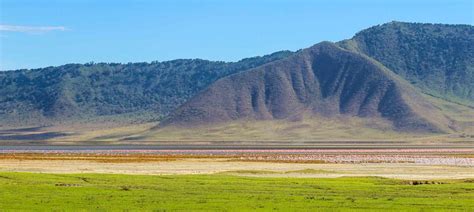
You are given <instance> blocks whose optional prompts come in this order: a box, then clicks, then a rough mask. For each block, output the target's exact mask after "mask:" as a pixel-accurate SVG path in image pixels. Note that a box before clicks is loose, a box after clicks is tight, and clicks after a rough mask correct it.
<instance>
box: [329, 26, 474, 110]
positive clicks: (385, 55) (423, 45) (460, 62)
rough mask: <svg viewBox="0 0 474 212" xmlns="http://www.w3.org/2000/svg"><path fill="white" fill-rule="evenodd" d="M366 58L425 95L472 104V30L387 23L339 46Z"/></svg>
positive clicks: (473, 81) (470, 27) (473, 35)
mask: <svg viewBox="0 0 474 212" xmlns="http://www.w3.org/2000/svg"><path fill="white" fill-rule="evenodd" d="M338 44H339V45H340V46H341V47H343V48H346V49H349V50H352V51H355V52H358V53H362V54H365V55H367V56H369V57H371V58H373V59H375V60H377V61H379V62H380V63H382V64H383V65H385V66H386V67H387V68H389V69H390V70H391V71H393V72H395V73H396V74H398V75H400V76H401V77H403V78H404V79H406V80H408V81H409V82H410V83H412V84H414V85H415V86H417V87H419V88H421V89H422V91H423V92H424V93H427V94H430V95H434V96H436V97H441V98H443V99H447V100H450V101H455V102H459V103H463V104H466V105H470V106H474V86H473V84H474V27H473V26H470V25H447V24H421V23H403V22H391V23H387V24H383V25H379V26H374V27H371V28H369V29H366V30H362V31H361V32H359V33H357V34H356V35H355V36H354V37H353V38H352V39H350V40H345V41H342V42H339V43H338Z"/></svg>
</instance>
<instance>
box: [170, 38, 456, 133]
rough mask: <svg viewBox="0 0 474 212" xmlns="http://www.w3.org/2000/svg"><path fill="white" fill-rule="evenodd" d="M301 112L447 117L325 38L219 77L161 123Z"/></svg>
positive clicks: (398, 121) (428, 121)
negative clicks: (300, 49)
mask: <svg viewBox="0 0 474 212" xmlns="http://www.w3.org/2000/svg"><path fill="white" fill-rule="evenodd" d="M305 115H309V116H311V115H319V116H323V117H331V116H336V115H345V116H358V117H366V118H370V117H383V118H386V119H388V120H390V121H392V122H393V125H394V127H395V128H396V129H399V130H409V131H424V132H425V131H429V132H446V131H449V120H448V119H446V118H445V117H443V115H442V114H440V113H439V112H438V111H437V109H436V108H435V107H434V106H433V105H432V104H431V103H430V102H428V101H426V100H424V99H423V98H422V97H421V95H420V94H417V91H416V90H415V89H413V88H412V87H411V86H409V84H408V83H406V82H404V81H403V80H400V79H397V78H396V77H395V75H394V74H392V73H390V72H389V71H388V70H384V68H383V67H380V66H379V65H377V64H376V63H374V62H373V61H371V60H370V59H368V58H366V57H364V56H361V55H359V54H356V53H353V52H350V51H347V50H343V49H342V48H339V47H338V46H336V45H335V44H332V43H329V42H323V43H320V44H317V45H315V46H313V47H311V48H308V49H304V50H302V51H299V52H298V53H297V54H295V55H293V56H290V57H288V58H285V59H282V60H279V61H275V62H271V63H268V64H266V65H263V66H260V67H257V68H254V69H251V70H248V71H245V72H241V73H237V74H234V75H231V76H228V77H225V78H223V79H220V80H218V81H217V82H215V83H213V84H212V85H211V86H210V87H208V88H207V89H206V90H204V91H203V92H201V93H199V94H198V95H197V96H195V97H194V98H192V99H191V100H190V101H189V102H187V103H186V104H184V105H183V106H182V107H180V108H179V109H177V110H176V111H175V112H174V113H173V114H172V115H171V116H170V118H169V119H168V120H166V121H164V122H163V123H162V126H167V125H178V126H196V125H197V126H199V125H201V124H209V123H220V122H229V121H233V120H240V119H254V120H268V119H287V120H288V121H292V120H298V119H302V118H304V116H305Z"/></svg>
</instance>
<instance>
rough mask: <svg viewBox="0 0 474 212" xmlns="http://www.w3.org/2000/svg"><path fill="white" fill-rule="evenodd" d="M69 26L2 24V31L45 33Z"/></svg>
mask: <svg viewBox="0 0 474 212" xmlns="http://www.w3.org/2000/svg"><path fill="white" fill-rule="evenodd" d="M66 30H67V28H66V27H63V26H16V25H3V24H0V31H4V32H24V33H32V34H38V33H45V32H51V31H66Z"/></svg>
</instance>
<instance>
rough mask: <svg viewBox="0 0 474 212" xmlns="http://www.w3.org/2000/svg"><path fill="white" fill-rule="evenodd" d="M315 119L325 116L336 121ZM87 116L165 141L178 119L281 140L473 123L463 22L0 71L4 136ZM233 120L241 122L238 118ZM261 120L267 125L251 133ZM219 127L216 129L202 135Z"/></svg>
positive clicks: (472, 65)
mask: <svg viewBox="0 0 474 212" xmlns="http://www.w3.org/2000/svg"><path fill="white" fill-rule="evenodd" d="M257 120H262V121H263V122H258V123H256V121H257ZM317 120H324V123H325V122H331V120H332V121H334V122H333V123H337V124H335V126H336V125H337V129H334V128H330V127H327V126H324V123H323V122H321V121H317ZM267 121H268V122H267ZM273 121H275V122H273ZM92 122H100V123H105V124H109V123H118V122H124V123H126V124H136V123H147V124H146V125H147V126H148V123H149V122H153V123H152V125H154V124H156V123H157V122H161V123H160V124H159V125H158V126H157V127H154V128H153V129H148V130H143V129H142V128H139V129H140V130H142V131H141V132H140V133H139V135H138V134H133V133H128V134H127V135H126V137H127V138H126V139H132V140H133V139H151V140H153V138H158V137H160V136H161V135H157V134H160V133H162V135H164V134H163V132H166V133H167V134H166V136H164V137H163V136H161V137H162V138H165V137H166V138H167V139H173V136H174V135H177V134H179V133H175V132H177V130H179V129H185V131H183V132H182V133H181V134H180V135H182V136H183V138H189V137H190V136H191V137H192V135H189V132H191V131H186V129H189V127H194V129H193V130H195V131H192V132H193V133H192V134H199V133H195V132H197V130H196V129H203V128H199V127H203V126H204V127H206V126H209V129H211V126H210V125H213V126H214V128H212V129H213V130H209V131H207V132H206V133H207V134H206V133H203V134H201V135H205V136H204V137H206V136H207V135H208V134H209V133H210V134H212V135H219V136H220V137H219V136H215V138H214V139H215V140H219V139H220V138H222V136H228V138H232V139H234V138H239V135H241V134H243V133H247V132H246V131H245V129H249V131H251V132H249V133H248V134H246V135H247V136H248V137H247V138H248V139H250V140H252V139H253V140H258V139H259V138H261V137H259V136H258V135H262V136H267V138H268V139H270V140H271V139H273V138H277V139H278V138H279V136H280V135H283V136H285V139H286V140H291V139H292V138H294V137H295V135H296V134H297V135H298V138H299V140H304V139H305V135H307V133H310V132H312V129H313V128H314V127H317V126H319V127H320V128H321V129H330V130H332V131H331V133H332V134H335V133H336V134H337V133H338V132H345V133H346V134H345V138H349V137H352V136H353V135H357V134H358V133H357V132H355V131H354V130H351V129H357V131H359V130H363V129H370V130H369V131H367V132H366V133H365V137H364V138H367V137H370V136H371V135H375V134H377V135H378V136H379V137H378V138H383V137H384V136H385V135H389V134H390V135H394V134H401V132H402V131H403V132H404V133H408V134H409V133H412V132H413V133H449V132H460V131H463V130H465V129H468V131H469V130H470V131H472V130H471V129H472V126H473V124H474V27H473V26H470V25H445V24H418V23H403V22H391V23H387V24H383V25H378V26H374V27H371V28H369V29H366V30H362V31H361V32H359V33H357V34H356V35H355V36H354V37H353V38H351V39H348V40H343V41H340V42H336V43H330V42H322V43H320V44H317V45H314V46H312V47H310V48H306V49H302V50H299V51H297V52H289V51H281V52H277V53H274V54H271V55H266V56H263V57H253V58H248V59H244V60H241V61H238V62H214V61H207V60H200V59H192V60H191V59H180V60H173V61H166V62H152V63H129V64H107V63H89V64H68V65H63V66H58V67H47V68H41V69H32V70H16V71H6V72H0V128H3V129H6V130H7V131H5V133H6V132H8V133H6V134H5V135H7V136H4V137H5V138H12V136H14V135H13V134H14V133H13V134H12V132H13V131H12V130H11V128H15V127H16V128H22V127H27V126H28V127H32V128H31V129H36V128H34V127H35V126H48V125H54V126H60V127H56V128H55V129H60V130H58V132H56V131H55V133H58V135H62V134H61V133H62V132H63V131H65V130H63V129H71V127H69V126H73V125H74V124H75V125H74V126H78V127H79V128H80V127H84V126H86V125H87V126H88V127H89V128H87V129H90V128H92V129H93V128H94V127H91V126H95V125H93V124H91V123H92ZM244 122H247V123H249V122H250V123H252V124H253V125H251V126H250V125H247V124H246V123H244ZM254 122H255V123H254ZM78 123H79V124H78ZM233 123H234V125H232V124H233ZM236 123H238V124H236ZM242 123H243V125H247V128H245V127H239V126H241V125H240V124H242ZM293 123H304V124H293ZM349 123H350V124H349ZM360 123H364V124H360ZM379 123H383V124H382V125H383V127H382V126H381V125H380V124H379ZM386 123H389V124H388V125H389V126H386V125H385V124H386ZM69 124H71V125H69ZM265 125H272V126H273V127H274V128H272V130H273V132H276V133H274V134H272V135H263V134H265V133H258V131H259V130H260V131H264V130H265V129H263V128H261V127H262V126H263V127H265ZM126 126H130V125H126ZM215 126H219V127H221V128H215ZM281 127H284V128H285V129H286V130H285V131H281V130H280V128H281ZM235 128H238V129H237V130H236V129H235ZM339 128H341V129H342V130H341V129H339ZM348 128H349V129H348ZM375 128H377V130H379V131H377V132H374V131H373V129H375ZM26 129H30V128H26ZM41 129H42V128H41ZM124 129H125V128H120V131H123V130H124ZM137 129H138V128H137ZM219 129H226V130H225V132H224V133H222V132H221V133H219V132H217V133H213V132H214V131H219ZM242 129H244V130H242ZM71 130H72V131H74V129H71ZM22 132H23V131H22ZM232 133H234V134H236V135H235V136H234V135H233V134H232ZM331 133H327V134H325V133H324V132H318V133H313V134H312V135H313V137H311V138H314V139H316V138H317V139H321V138H322V137H327V136H328V135H329V134H331ZM65 134H68V135H70V134H71V133H70V132H69V131H67V132H66V133H65ZM55 135H56V134H55ZM323 135H324V136H323ZM76 136H78V138H83V137H81V136H82V135H76ZM123 136H125V134H123V133H122V134H121V133H118V134H114V135H113V136H111V137H107V136H106V138H110V139H112V138H113V139H119V138H123V139H125V138H124V137H123ZM292 136H293V137H292ZM59 137H60V136H59ZM85 137H88V138H89V137H90V138H92V139H94V138H95V137H94V136H85ZM0 140H2V137H1V136H0Z"/></svg>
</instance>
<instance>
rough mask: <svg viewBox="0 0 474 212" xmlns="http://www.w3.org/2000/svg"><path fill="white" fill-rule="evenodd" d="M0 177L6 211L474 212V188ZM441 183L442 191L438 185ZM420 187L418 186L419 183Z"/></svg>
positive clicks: (453, 183)
mask: <svg viewBox="0 0 474 212" xmlns="http://www.w3.org/2000/svg"><path fill="white" fill-rule="evenodd" d="M422 182H423V183H422V184H421V185H420V184H418V185H410V184H413V182H411V183H410V182H408V181H401V180H393V179H384V178H373V177H367V178H336V179H314V178H264V177H238V176H229V175H223V174H218V175H170V176H136V175H107V174H33V173H11V172H8V173H0V197H1V199H0V209H2V210H35V211H50V210H65V211H70V210H107V211H109V210H112V211H117V210H140V211H141V210H158V211H160V210H161V211H164V210H167V211H169V210H171V211H175V210H182V211H189V210H216V211H222V210H230V211H249V210H263V211H269V210H285V211H288V210H307V211H313V210H321V209H327V210H331V209H336V210H364V211H366V210H374V211H380V210H393V211H400V210H409V211H418V210H450V211H453V210H462V211H472V210H474V201H472V200H473V199H474V192H473V191H474V181H472V180H449V181H437V182H428V184H426V182H424V181H422ZM435 183H436V184H435ZM415 184H416V183H415Z"/></svg>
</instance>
